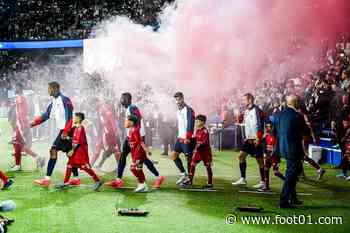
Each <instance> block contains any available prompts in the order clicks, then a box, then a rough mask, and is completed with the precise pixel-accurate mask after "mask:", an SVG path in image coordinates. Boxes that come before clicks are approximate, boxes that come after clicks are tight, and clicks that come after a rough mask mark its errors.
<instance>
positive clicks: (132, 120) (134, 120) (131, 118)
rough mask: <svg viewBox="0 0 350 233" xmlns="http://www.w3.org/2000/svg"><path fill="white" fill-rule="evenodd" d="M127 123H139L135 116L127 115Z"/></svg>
mask: <svg viewBox="0 0 350 233" xmlns="http://www.w3.org/2000/svg"><path fill="white" fill-rule="evenodd" d="M127 119H128V121H131V122H132V123H134V125H135V124H137V122H138V121H139V119H138V118H137V117H136V116H135V115H129V116H128V117H127Z"/></svg>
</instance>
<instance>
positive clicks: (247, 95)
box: [243, 93, 254, 100]
mask: <svg viewBox="0 0 350 233" xmlns="http://www.w3.org/2000/svg"><path fill="white" fill-rule="evenodd" d="M243 96H246V97H248V98H249V99H252V100H254V96H253V94H252V93H245V94H244V95H243Z"/></svg>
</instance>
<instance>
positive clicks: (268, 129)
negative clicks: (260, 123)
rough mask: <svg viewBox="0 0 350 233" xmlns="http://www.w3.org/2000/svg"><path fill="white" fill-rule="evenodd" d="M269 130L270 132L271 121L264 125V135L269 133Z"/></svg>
mask: <svg viewBox="0 0 350 233" xmlns="http://www.w3.org/2000/svg"><path fill="white" fill-rule="evenodd" d="M271 130H272V122H271V121H268V122H266V124H265V131H266V133H270V132H271Z"/></svg>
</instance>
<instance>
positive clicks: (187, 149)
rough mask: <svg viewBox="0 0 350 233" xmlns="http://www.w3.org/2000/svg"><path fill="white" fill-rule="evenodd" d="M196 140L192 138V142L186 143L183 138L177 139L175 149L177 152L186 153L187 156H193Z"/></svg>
mask: <svg viewBox="0 0 350 233" xmlns="http://www.w3.org/2000/svg"><path fill="white" fill-rule="evenodd" d="M194 144H195V142H194V141H192V140H191V142H190V143H188V144H185V143H183V142H182V140H180V139H177V140H176V142H175V145H174V151H175V152H177V153H184V154H185V155H186V156H187V157H192V153H193V149H194Z"/></svg>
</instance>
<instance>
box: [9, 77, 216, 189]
mask: <svg viewBox="0 0 350 233" xmlns="http://www.w3.org/2000/svg"><path fill="white" fill-rule="evenodd" d="M48 94H49V96H50V97H52V102H51V103H50V104H49V106H48V107H47V110H46V112H44V113H43V114H42V115H41V116H38V117H36V118H35V119H34V121H33V122H32V123H29V119H28V105H27V103H26V99H25V96H24V95H23V87H22V85H21V84H17V85H16V95H17V97H16V101H15V102H16V108H15V111H14V113H13V114H14V117H10V119H15V120H14V121H13V122H12V124H11V125H12V126H13V132H14V137H13V140H12V144H13V147H14V151H15V161H16V165H15V166H14V167H13V169H12V170H13V171H20V170H21V156H22V152H25V153H27V154H31V155H32V157H33V158H35V159H36V160H37V165H38V167H39V168H42V167H43V166H44V163H45V160H44V158H43V157H39V156H37V154H36V153H34V152H32V151H31V150H30V146H29V145H30V144H31V138H30V137H29V136H28V135H29V134H30V133H29V132H30V127H35V126H37V125H40V124H42V123H44V122H45V121H47V120H48V119H50V118H51V119H54V120H55V123H56V125H57V127H58V128H59V133H58V135H57V137H56V139H55V140H54V142H53V144H52V146H51V148H50V151H49V153H50V158H49V161H48V163H47V171H46V176H45V177H43V178H42V179H38V180H35V181H34V182H35V183H36V184H39V185H41V186H49V185H50V184H51V175H52V173H53V171H54V168H55V165H56V162H57V155H58V152H59V151H62V152H64V153H66V154H67V156H68V157H69V159H68V164H67V169H66V174H65V178H64V182H63V184H61V185H58V187H59V188H64V187H67V186H68V185H80V179H79V178H78V174H79V173H78V169H80V170H84V171H85V172H87V173H88V174H89V175H91V176H92V178H93V179H94V181H95V185H94V190H98V189H99V188H100V187H101V185H102V183H101V180H100V178H99V177H98V176H97V175H96V174H95V172H94V171H93V169H92V168H91V165H90V161H89V156H88V154H89V153H88V144H87V137H86V133H85V128H84V126H83V122H84V119H85V115H84V114H83V113H79V112H78V113H75V115H74V117H73V104H72V102H71V100H70V99H69V98H68V97H66V96H64V95H63V94H62V93H61V92H60V85H59V84H58V83H57V82H51V83H49V86H48ZM176 99H177V101H178V100H182V101H178V105H179V113H178V119H179V132H180V134H179V138H178V140H177V143H176V148H175V151H176V152H174V155H173V160H174V162H175V164H176V166H177V167H179V169H180V171H181V178H180V180H179V181H178V182H177V183H178V184H179V185H181V184H183V183H186V185H189V184H190V183H191V182H192V180H193V175H194V171H195V165H196V164H197V163H198V162H199V161H201V160H203V161H204V162H205V165H206V167H207V169H208V181H209V182H208V185H206V187H212V170H211V167H210V163H211V149H210V145H209V133H208V130H207V129H206V128H205V126H204V125H205V122H206V117H205V116H204V115H198V116H197V123H198V124H197V133H196V138H197V140H195V138H194V112H193V110H192V109H191V108H190V107H189V106H187V105H186V104H185V103H184V101H183V99H184V98H183V94H182V93H177V94H176ZM131 101H132V96H131V94H130V93H124V94H122V97H121V104H122V105H123V106H124V107H125V108H126V121H125V128H126V131H127V137H126V138H125V140H124V142H123V144H122V151H121V152H120V151H119V145H118V139H117V136H118V135H117V130H116V129H117V128H116V123H115V120H114V118H113V114H112V110H111V109H110V108H109V107H108V105H104V104H102V103H101V104H99V105H98V106H99V109H98V112H99V115H100V121H101V124H102V126H103V127H102V128H103V129H102V130H103V133H102V135H101V137H100V138H99V140H98V142H97V145H96V150H95V153H94V155H93V157H92V159H91V164H94V163H95V162H96V161H97V159H98V157H99V154H100V153H101V151H102V150H103V156H102V160H101V162H100V164H99V166H101V165H102V164H103V162H104V161H105V159H106V158H108V157H109V156H110V155H112V154H114V155H115V158H116V160H117V162H118V167H117V177H116V179H115V180H113V181H110V182H108V183H106V185H109V186H112V187H115V188H121V187H123V185H124V184H123V181H122V177H123V173H124V169H125V166H126V159H127V156H128V154H129V153H130V152H131V157H132V163H131V171H132V173H133V174H134V175H135V176H136V177H137V180H138V186H137V187H136V189H135V191H136V192H145V191H148V187H147V185H146V183H145V177H144V174H143V170H142V168H143V164H145V166H146V167H147V168H148V169H149V170H150V171H151V173H152V174H153V175H154V176H155V178H156V179H155V182H154V184H153V188H160V186H161V185H162V183H163V182H164V180H165V177H164V176H161V175H160V174H159V171H158V170H157V169H156V167H155V166H154V164H153V162H152V161H151V160H150V159H149V158H148V157H147V155H151V152H150V151H148V148H147V146H146V145H145V143H144V138H145V129H144V123H143V119H142V116H141V112H140V111H139V109H138V108H137V107H136V106H135V105H133V104H132V102H131ZM23 122H25V123H23ZM193 150H194V151H195V153H194V154H195V156H194V157H193V159H191V157H192V152H193ZM181 152H184V153H185V154H186V156H187V158H188V169H187V171H188V172H186V171H185V169H184V167H183V165H182V161H181V159H180V158H179V154H180V153H181ZM71 173H73V176H74V178H73V179H70V176H71ZM188 174H189V175H188ZM3 181H4V184H5V185H4V188H7V187H9V186H10V185H11V184H12V183H13V181H12V180H8V179H7V178H6V177H4V179H3Z"/></svg>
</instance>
